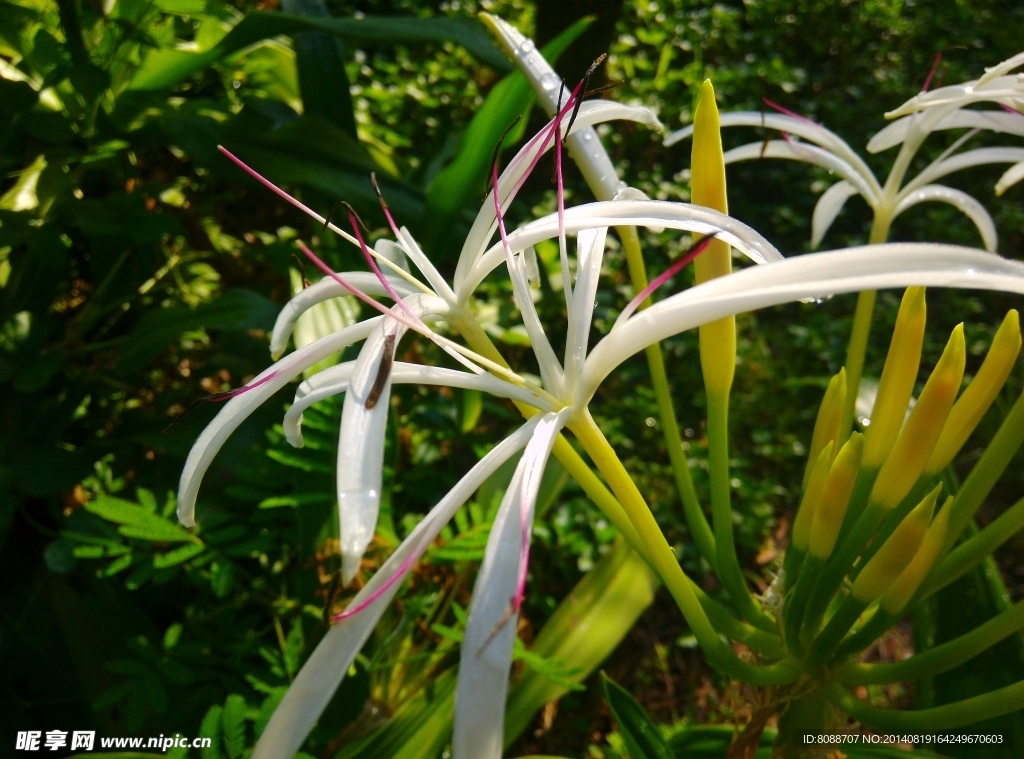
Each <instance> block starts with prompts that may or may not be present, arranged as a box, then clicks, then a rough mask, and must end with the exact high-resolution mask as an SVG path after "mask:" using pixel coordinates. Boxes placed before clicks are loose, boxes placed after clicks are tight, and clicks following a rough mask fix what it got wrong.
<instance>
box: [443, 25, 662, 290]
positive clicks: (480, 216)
mask: <svg viewBox="0 0 1024 759" xmlns="http://www.w3.org/2000/svg"><path fill="white" fill-rule="evenodd" d="M481 15H483V14H481ZM606 102H608V101H604V100H588V101H585V102H584V103H582V104H581V105H580V110H579V113H578V114H577V115H576V121H574V122H573V125H572V129H571V130H570V131H569V132H568V134H569V136H568V138H567V139H566V144H567V145H568V146H569V147H570V148H571V149H573V150H575V148H573V146H574V145H576V144H577V137H579V136H580V133H581V132H582V131H585V130H588V129H589V130H590V132H591V133H593V135H594V140H597V133H596V132H594V130H593V129H592V126H593V125H594V124H599V123H603V122H604V121H605V120H606V119H610V118H615V119H622V120H627V121H636V122H638V123H641V124H657V125H658V126H660V123H658V121H657V118H656V117H655V116H654V114H653V112H652V111H651V110H650V109H649V108H644V107H643V106H628V105H621V104H618V105H617V107H615V108H610V107H608V106H606V105H604V104H605V103H606ZM652 120H653V121H652ZM545 128H546V127H545ZM563 130H564V127H563ZM542 142H543V141H542V140H539V139H537V138H534V139H533V140H530V141H529V142H527V143H526V145H524V146H523V147H522V148H520V150H519V152H518V153H517V154H516V156H515V158H513V159H512V160H511V161H510V162H509V164H508V166H506V167H505V170H504V171H503V172H502V173H501V175H500V176H499V177H498V191H499V195H498V197H500V198H501V199H502V209H504V208H506V207H507V204H508V198H509V193H511V192H512V190H513V189H515V188H516V187H517V186H518V184H519V182H520V180H522V179H523V177H524V176H525V174H526V171H527V169H528V168H529V166H530V164H531V163H532V162H533V159H534V157H535V156H536V155H537V152H538V150H540V148H541V147H543V148H544V150H543V151H541V152H542V153H546V152H547V151H549V150H551V148H552V147H553V142H552V141H549V142H548V144H547V145H546V146H545V145H542ZM584 142H585V143H586V146H588V147H593V146H594V144H595V143H594V142H593V140H585V141H584ZM596 144H597V146H599V145H600V140H597V143H596ZM603 150H604V149H603V148H601V151H602V152H603ZM570 154H571V155H572V156H573V158H574V160H575V158H576V156H575V154H573V153H572V150H571V151H570ZM605 160H606V162H607V167H611V161H610V159H608V158H607V155H605ZM607 167H606V168H607ZM584 176H585V177H586V173H584ZM611 176H612V177H613V178H614V179H615V182H616V188H615V191H616V192H618V191H619V190H620V189H622V188H621V187H620V183H619V182H618V178H617V177H616V175H615V172H614V168H612V170H611ZM588 181H589V180H588ZM614 194H615V193H614V192H613V193H612V194H611V195H609V196H608V197H609V198H611V197H612V196H614ZM602 199H604V198H602ZM497 229H498V222H497V217H496V216H495V214H494V194H493V190H492V191H491V192H488V193H487V197H485V198H484V202H483V205H482V206H481V207H480V211H479V213H477V216H476V219H475V220H474V222H473V226H472V227H471V228H470V230H469V234H468V235H467V236H466V240H465V242H464V243H463V245H462V251H461V253H460V254H459V263H458V265H457V266H456V268H455V279H454V284H455V291H456V292H465V291H464V289H463V288H462V287H461V285H462V282H463V280H464V279H465V277H466V275H467V274H468V272H469V270H470V268H471V267H472V266H473V265H474V263H475V262H476V260H477V258H479V256H480V255H481V254H482V253H483V251H484V249H485V248H486V247H487V243H488V241H489V240H490V239H491V238H492V237H493V236H494V233H495V232H496V231H497Z"/></svg>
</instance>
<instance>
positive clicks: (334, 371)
mask: <svg viewBox="0 0 1024 759" xmlns="http://www.w3.org/2000/svg"><path fill="white" fill-rule="evenodd" d="M354 368H355V362H354V361H347V362H345V363H344V364H338V365H337V366H332V367H330V368H329V369H324V370H323V371H321V372H317V373H316V374H315V375H313V376H312V377H310V378H309V379H308V380H306V381H305V382H303V383H302V384H301V385H299V388H298V390H296V392H295V400H294V402H293V403H292V405H291V406H290V407H289V409H288V411H287V412H286V413H285V415H284V425H283V426H284V434H285V437H286V438H287V440H288V442H289V443H291V444H292V445H293V446H295V447H296V448H301V447H302V445H303V443H302V414H303V412H304V411H305V410H306V409H307V408H309V407H310V406H312V405H313V404H314V403H318V402H320V401H322V400H323V399H324V398H329V397H331V396H334V395H339V394H341V393H344V392H347V391H348V386H349V382H350V380H351V378H352V371H353V369H354ZM391 383H392V384H393V385H402V384H407V385H439V386H444V387H458V388H463V389H466V390H480V391H482V392H485V393H490V394H491V395H494V396H497V397H499V398H511V399H513V400H517V401H522V402H523V403H527V404H529V405H531V406H533V407H534V408H539V409H543V410H545V411H550V410H553V409H552V408H551V402H550V401H549V400H548V399H547V398H545V397H544V396H541V395H538V394H537V393H535V392H533V391H531V390H530V389H528V388H525V387H521V386H519V385H513V384H512V383H510V382H506V381H505V380H502V379H499V378H498V377H495V376H494V375H491V374H472V373H470V372H461V371H458V370H457V369H448V368H446V367H441V366H424V365H423V364H409V363H406V362H404V361H396V362H395V363H394V366H393V367H392V370H391Z"/></svg>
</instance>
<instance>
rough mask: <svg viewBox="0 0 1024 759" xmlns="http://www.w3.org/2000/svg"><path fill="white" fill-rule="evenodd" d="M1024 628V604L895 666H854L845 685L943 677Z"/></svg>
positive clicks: (842, 675) (846, 671)
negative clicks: (945, 673) (935, 676)
mask: <svg viewBox="0 0 1024 759" xmlns="http://www.w3.org/2000/svg"><path fill="white" fill-rule="evenodd" d="M1022 627H1024V601H1021V602H1020V603H1018V604H1016V605H1014V606H1012V607H1011V608H1009V609H1007V610H1006V611H1004V612H1003V613H1002V614H999V615H998V616H995V617H993V618H992V619H990V620H989V621H988V622H986V623H985V624H983V625H981V626H980V627H976V628H975V629H973V630H971V631H970V632H969V633H965V634H964V635H961V636H960V637H959V638H954V639H953V640H951V641H947V642H946V643H943V644H942V645H940V646H936V647H935V648H933V649H931V650H929V651H925V652H924V653H922V654H917V655H916V656H912V657H910V658H909V659H904V660H903V661H898V662H894V663H892V664H851V665H849V666H847V667H845V668H844V669H843V670H842V672H841V673H840V675H839V678H840V680H841V682H842V683H843V684H844V685H851V686H852V685H880V684H884V683H895V682H909V681H912V680H919V679H920V678H922V677H931V676H933V675H941V674H942V673H943V672H949V670H951V669H954V668H955V667H959V666H960V665H961V664H963V663H964V662H966V661H970V660H971V659H973V658H974V657H975V656H977V655H978V654H980V653H982V652H983V651H985V650H987V649H989V648H991V647H992V646H994V645H996V644H997V643H999V642H1000V641H1001V640H1003V639H1004V638H1007V637H1009V636H1010V635H1013V634H1014V633H1015V632H1018V631H1019V630H1020V629H1021V628H1022Z"/></svg>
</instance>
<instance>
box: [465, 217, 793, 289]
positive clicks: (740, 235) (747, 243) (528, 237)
mask: <svg viewBox="0 0 1024 759" xmlns="http://www.w3.org/2000/svg"><path fill="white" fill-rule="evenodd" d="M609 226H627V227H632V226H638V227H667V228H669V229H684V230H687V231H690V232H696V233H697V234H701V235H706V234H710V233H711V232H719V238H720V239H722V240H724V241H725V242H727V243H729V244H730V245H731V246H732V247H734V248H736V249H737V250H739V251H740V252H741V253H743V254H744V255H746V256H747V257H748V258H750V259H751V260H752V261H754V262H755V263H766V262H769V261H778V260H780V259H781V258H782V254H781V253H779V251H777V250H776V249H775V246H773V245H772V244H771V243H770V242H768V241H767V240H766V239H765V238H764V237H762V236H761V235H760V234H758V233H757V232H756V231H755V230H753V229H752V228H750V227H749V226H747V225H746V224H744V223H743V222H740V221H737V220H736V219H733V218H732V217H730V216H726V215H725V214H722V213H719V212H718V211H713V210H711V209H710V208H705V207H703V206H695V205H691V204H689V203H673V202H669V201H664V200H605V201H598V202H596V203H586V204H584V205H579V206H574V207H573V208H567V209H565V230H566V233H567V234H576V233H578V232H579V231H580V230H581V229H594V228H596V227H609ZM557 235H558V215H557V214H550V215H548V216H544V217H542V218H540V219H536V220H535V221H532V222H530V223H529V224H526V225H524V226H522V227H520V228H519V229H517V230H515V231H514V232H512V233H510V234H509V236H508V241H509V245H510V246H511V247H512V252H513V253H515V252H517V251H520V250H524V249H525V248H527V247H529V246H530V245H536V244H537V243H538V242H540V241H541V240H547V239H551V238H554V237H556V236H557ZM504 257H505V253H504V250H503V248H502V246H501V245H500V244H498V245H494V246H492V247H491V248H490V249H489V250H488V251H487V252H486V253H484V255H483V256H481V257H480V260H479V261H477V263H476V265H474V266H473V270H472V271H471V272H470V273H469V276H467V277H466V279H465V281H464V282H463V283H462V286H461V288H460V289H459V290H458V295H459V298H460V302H461V301H464V300H465V299H466V298H467V297H469V295H470V294H471V293H472V292H473V290H475V289H476V288H477V286H479V284H480V283H481V282H482V281H483V279H484V277H486V276H487V275H488V274H489V273H490V272H491V271H492V270H493V269H494V268H495V267H496V266H499V265H500V264H501V262H502V261H503V260H504Z"/></svg>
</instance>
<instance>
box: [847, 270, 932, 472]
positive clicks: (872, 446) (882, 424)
mask: <svg viewBox="0 0 1024 759" xmlns="http://www.w3.org/2000/svg"><path fill="white" fill-rule="evenodd" d="M925 317H926V309H925V302H924V288H923V287H908V288H907V291H906V293H904V295H903V302H902V303H900V311H899V314H898V315H897V317H896V328H895V329H894V330H893V333H892V342H891V343H890V344H889V354H888V355H887V356H886V358H885V367H884V368H883V369H882V378H881V380H879V383H878V394H877V395H876V396H875V407H874V408H873V409H872V411H871V424H870V425H869V426H868V429H867V432H866V433H865V435H864V468H865V469H877V468H878V467H880V466H881V465H882V462H883V461H885V457H886V456H888V455H889V451H890V450H891V449H892V445H893V443H894V442H896V436H897V435H898V434H899V431H900V427H901V426H903V417H904V416H905V415H906V413H907V404H908V403H909V402H910V395H911V393H913V392H914V382H915V381H916V380H917V370H918V367H919V366H920V364H921V343H922V341H923V340H924V323H925ZM851 392H854V393H855V392H857V388H851Z"/></svg>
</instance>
